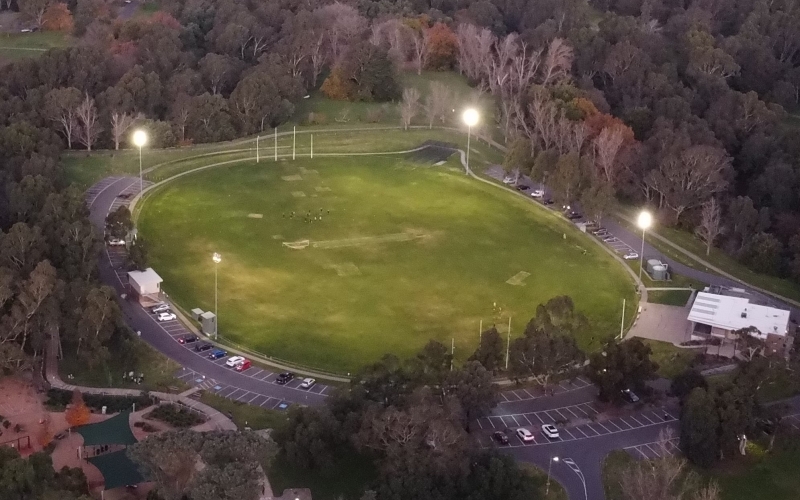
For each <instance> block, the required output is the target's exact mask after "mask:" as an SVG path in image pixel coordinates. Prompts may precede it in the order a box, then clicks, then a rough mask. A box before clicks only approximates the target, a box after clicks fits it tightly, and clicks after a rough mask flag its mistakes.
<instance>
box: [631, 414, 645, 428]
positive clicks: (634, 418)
mask: <svg viewBox="0 0 800 500" xmlns="http://www.w3.org/2000/svg"><path fill="white" fill-rule="evenodd" d="M628 418H630V419H631V420H633V421H634V422H636V423H637V424H639V425H640V426H643V425H645V424H643V423H641V422H639V421H638V420H636V417H634V416H633V415H628Z"/></svg>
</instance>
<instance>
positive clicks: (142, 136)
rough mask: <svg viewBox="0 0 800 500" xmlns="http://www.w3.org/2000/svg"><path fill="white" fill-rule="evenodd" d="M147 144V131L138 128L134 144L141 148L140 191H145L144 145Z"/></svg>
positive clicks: (134, 136)
mask: <svg viewBox="0 0 800 500" xmlns="http://www.w3.org/2000/svg"><path fill="white" fill-rule="evenodd" d="M145 144H147V132H145V131H144V130H141V129H140V130H137V131H135V132H134V133H133V145H134V146H136V147H137V148H139V192H140V193H141V192H142V191H144V180H143V178H142V147H144V145H145Z"/></svg>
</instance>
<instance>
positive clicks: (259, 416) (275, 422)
mask: <svg viewBox="0 0 800 500" xmlns="http://www.w3.org/2000/svg"><path fill="white" fill-rule="evenodd" d="M200 402H202V403H205V404H207V405H208V406H211V407H212V408H216V409H217V410H218V411H220V412H222V413H224V414H225V415H229V416H230V415H233V418H232V420H233V422H234V423H235V424H236V426H237V427H239V428H240V429H244V428H245V427H250V428H251V429H253V430H260V429H277V428H279V427H281V426H283V425H284V424H286V422H287V420H286V412H284V411H277V410H268V409H266V408H261V407H260V406H252V405H248V404H245V403H240V402H239V401H233V400H232V399H228V398H223V397H222V396H217V395H216V394H213V393H211V392H208V391H203V393H202V394H201V395H200Z"/></svg>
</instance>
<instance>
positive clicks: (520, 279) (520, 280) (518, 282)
mask: <svg viewBox="0 0 800 500" xmlns="http://www.w3.org/2000/svg"><path fill="white" fill-rule="evenodd" d="M530 275H531V273H526V272H525V271H520V272H518V273H517V274H515V275H514V276H512V277H510V278H509V279H508V280H506V283H508V284H509V285H514V286H525V279H526V278H527V277H528V276H530Z"/></svg>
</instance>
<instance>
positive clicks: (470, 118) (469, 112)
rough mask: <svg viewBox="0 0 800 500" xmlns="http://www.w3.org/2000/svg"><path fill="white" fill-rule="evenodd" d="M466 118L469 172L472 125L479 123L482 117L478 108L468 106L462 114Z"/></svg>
mask: <svg viewBox="0 0 800 500" xmlns="http://www.w3.org/2000/svg"><path fill="white" fill-rule="evenodd" d="M461 118H462V119H463V120H464V123H465V124H466V125H467V173H468V174H469V172H470V170H469V139H470V136H471V135H472V127H474V126H475V125H477V124H478V120H479V119H480V115H478V110H477V109H475V108H467V109H465V110H464V114H463V115H462V116H461Z"/></svg>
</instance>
